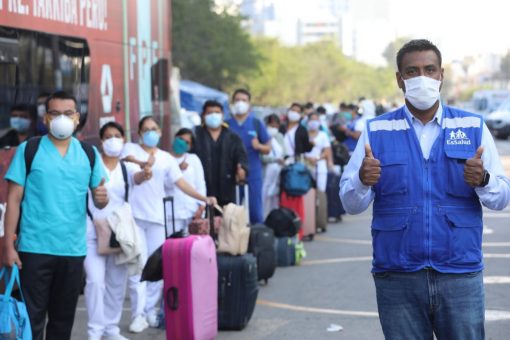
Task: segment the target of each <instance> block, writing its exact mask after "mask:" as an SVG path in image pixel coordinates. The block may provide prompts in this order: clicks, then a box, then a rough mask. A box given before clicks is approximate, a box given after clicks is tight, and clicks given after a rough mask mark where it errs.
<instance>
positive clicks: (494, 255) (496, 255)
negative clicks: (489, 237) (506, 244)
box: [483, 254, 510, 259]
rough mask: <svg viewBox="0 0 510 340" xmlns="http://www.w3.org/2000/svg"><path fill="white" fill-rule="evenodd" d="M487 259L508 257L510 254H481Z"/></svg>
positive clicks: (509, 257)
mask: <svg viewBox="0 0 510 340" xmlns="http://www.w3.org/2000/svg"><path fill="white" fill-rule="evenodd" d="M483 257H484V258H488V259H510V254H483Z"/></svg>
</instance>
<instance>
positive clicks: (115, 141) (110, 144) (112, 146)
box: [103, 137, 124, 157]
mask: <svg viewBox="0 0 510 340" xmlns="http://www.w3.org/2000/svg"><path fill="white" fill-rule="evenodd" d="M123 148H124V139H122V138H117V137H111V138H108V139H107V140H105V141H104V142H103V152H104V153H105V155H106V156H108V157H119V156H120V154H121V152H122V149H123Z"/></svg>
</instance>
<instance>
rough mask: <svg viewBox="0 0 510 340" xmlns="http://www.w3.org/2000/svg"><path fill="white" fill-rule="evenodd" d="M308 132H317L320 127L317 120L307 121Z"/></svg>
mask: <svg viewBox="0 0 510 340" xmlns="http://www.w3.org/2000/svg"><path fill="white" fill-rule="evenodd" d="M307 125H308V130H310V131H317V130H319V128H320V127H321V122H320V121H318V120H310V121H308V124H307Z"/></svg>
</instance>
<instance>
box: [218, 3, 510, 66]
mask: <svg viewBox="0 0 510 340" xmlns="http://www.w3.org/2000/svg"><path fill="white" fill-rule="evenodd" d="M216 1H217V2H220V3H221V2H222V3H225V2H227V3H232V2H233V3H239V2H241V1H242V0H216ZM258 1H260V0H258ZM277 1H278V2H281V3H285V7H288V9H287V8H286V10H288V12H287V14H288V16H289V17H291V16H294V15H296V14H297V13H307V12H309V11H310V10H311V9H314V7H316V4H317V0H277ZM349 2H350V7H351V8H352V10H353V13H354V18H355V21H356V22H357V24H358V25H359V24H360V23H361V25H362V26H363V25H365V23H367V24H366V28H365V29H364V30H362V32H361V33H360V35H361V38H362V39H365V40H366V41H367V44H368V43H372V42H374V44H375V45H374V48H373V49H375V50H380V49H381V48H382V47H381V46H386V45H387V42H386V41H384V42H382V41H381V40H388V41H391V40H393V39H395V38H397V37H401V36H404V37H411V38H427V39H429V40H431V41H432V42H433V43H435V44H436V45H437V46H438V47H439V48H440V50H441V51H442V53H443V55H444V59H445V61H452V60H458V59H462V58H463V57H465V56H472V55H478V54H486V53H496V54H505V53H506V52H507V51H508V50H509V49H510V1H507V0H349ZM382 26H384V27H382ZM365 45H366V44H365ZM368 48H370V47H368ZM368 48H367V47H365V50H367V49H368ZM377 53H379V52H377ZM378 55H380V54H378Z"/></svg>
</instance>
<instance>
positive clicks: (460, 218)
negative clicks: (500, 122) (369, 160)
mask: <svg viewBox="0 0 510 340" xmlns="http://www.w3.org/2000/svg"><path fill="white" fill-rule="evenodd" d="M482 127H483V120H482V118H481V117H480V116H478V115H475V114H472V113H468V112H465V111H461V110H458V109H454V108H451V107H447V106H444V107H443V118H442V122H441V132H440V134H439V136H438V138H437V139H436V141H435V142H434V145H433V146H432V149H431V152H430V157H429V159H428V160H426V159H424V157H423V153H422V151H421V148H420V143H419V141H418V138H417V137H416V133H415V131H414V129H413V126H412V123H411V121H410V120H409V118H408V116H407V115H406V113H405V111H404V109H403V108H401V109H399V110H397V111H393V112H389V113H387V114H384V115H382V116H379V117H376V118H374V119H372V120H370V121H369V122H368V126H367V129H368V133H369V139H370V145H371V148H372V151H373V154H374V157H375V158H376V159H378V160H379V161H380V162H381V177H380V180H379V182H378V183H377V184H376V185H375V186H374V187H373V190H374V192H375V199H374V204H373V220H372V242H373V248H374V249H373V261H372V265H373V269H372V271H373V272H384V271H398V272H412V271H417V270H420V269H423V268H425V267H432V268H434V269H435V270H437V271H439V272H443V273H467V272H473V271H478V270H481V269H482V268H483V262H482V226H483V222H482V208H481V205H480V201H479V199H478V196H477V195H476V193H475V191H474V189H473V188H471V187H470V186H469V185H468V184H467V183H466V182H465V181H464V163H465V160H466V159H469V158H471V157H473V155H474V154H475V152H476V149H477V148H478V147H479V146H480V143H481V137H482Z"/></svg>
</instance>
